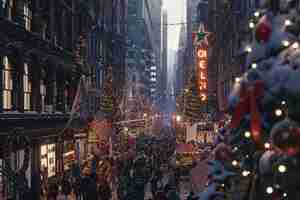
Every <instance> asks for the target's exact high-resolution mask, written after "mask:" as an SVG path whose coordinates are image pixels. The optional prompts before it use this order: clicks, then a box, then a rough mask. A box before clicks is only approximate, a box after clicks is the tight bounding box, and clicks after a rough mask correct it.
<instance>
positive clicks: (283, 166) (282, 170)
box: [278, 165, 287, 173]
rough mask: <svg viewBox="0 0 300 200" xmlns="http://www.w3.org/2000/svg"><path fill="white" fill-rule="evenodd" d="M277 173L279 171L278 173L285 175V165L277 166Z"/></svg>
mask: <svg viewBox="0 0 300 200" xmlns="http://www.w3.org/2000/svg"><path fill="white" fill-rule="evenodd" d="M278 171H279V172H280V173H285V172H286V171H287V168H286V166H285V165H279V166H278Z"/></svg>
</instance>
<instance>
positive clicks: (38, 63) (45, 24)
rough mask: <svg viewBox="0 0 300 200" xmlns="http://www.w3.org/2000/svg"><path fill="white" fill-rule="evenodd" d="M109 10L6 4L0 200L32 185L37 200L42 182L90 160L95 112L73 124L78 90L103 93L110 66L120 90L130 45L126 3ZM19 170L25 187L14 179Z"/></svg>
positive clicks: (98, 4) (92, 107)
mask: <svg viewBox="0 0 300 200" xmlns="http://www.w3.org/2000/svg"><path fill="white" fill-rule="evenodd" d="M107 2H108V1H105V0H103V1H100V0H99V1H98V0H91V1H80V0H74V1H42V0H31V1H29V0H8V1H2V3H1V6H0V24H1V26H2V27H3V28H2V29H1V30H0V35H1V39H0V43H1V47H0V71H1V76H0V84H1V86H0V88H1V90H0V97H1V98H0V138H1V139H0V141H1V145H0V152H1V153H0V165H1V167H0V168H1V170H2V172H1V175H0V185H1V190H0V191H1V192H0V195H1V198H2V197H3V198H4V199H8V198H14V197H15V195H17V193H18V192H17V191H14V190H13V188H25V185H23V184H28V186H29V188H32V189H33V191H32V192H33V194H34V195H35V197H34V199H39V198H40V194H41V187H42V183H43V181H44V180H46V179H47V180H48V179H49V180H51V179H55V178H56V177H57V176H60V175H61V174H62V173H64V172H70V170H71V166H72V164H73V163H74V161H75V159H76V160H83V159H84V158H85V157H86V153H87V148H86V147H87V132H88V131H87V128H88V127H87V123H86V122H87V121H86V120H88V119H89V118H90V117H92V116H93V114H94V113H95V111H96V109H97V104H96V99H92V98H91V99H90V101H91V102H90V103H89V104H88V105H89V107H87V108H86V109H87V111H88V114H87V116H86V117H85V119H86V120H85V121H82V120H81V119H80V118H78V117H74V118H73V120H70V114H71V109H72V104H73V101H74V99H75V96H77V95H76V94H77V93H78V90H77V89H78V83H79V82H81V81H80V80H81V79H82V77H84V79H85V80H86V82H87V85H89V87H90V88H92V89H94V88H97V89H100V88H101V80H100V79H102V77H103V75H101V73H102V72H103V69H105V68H106V66H108V65H113V68H114V69H115V70H116V72H115V77H116V78H115V79H116V82H118V83H119V86H120V85H122V79H124V77H123V76H124V73H123V71H124V69H125V53H126V52H125V51H126V50H125V48H126V45H125V47H123V46H119V43H122V42H123V43H124V40H125V37H124V33H125V31H126V27H125V25H122V26H120V25H121V24H122V23H121V21H123V20H124V18H125V17H126V12H125V11H126V9H125V7H126V6H127V5H126V1H125V0H118V1H117V0H115V1H110V2H112V4H110V3H107ZM109 12H112V13H110V15H109V14H108V13H109ZM109 16H116V18H111V17H110V18H109ZM111 20H114V21H111ZM115 24H119V25H118V26H116V25H115ZM110 43H115V45H112V44H110ZM113 57H116V59H112V58H113ZM109 59H110V60H109ZM112 60H114V62H112ZM120 66H121V67H120ZM120 70H121V71H120ZM122 70H123V71H122ZM120 72H121V73H120ZM116 87H117V85H116ZM92 93H98V91H95V90H92ZM88 96H91V95H88ZM94 96H96V95H94ZM98 96H99V95H98ZM16 141H19V142H17V143H16ZM75 152H77V153H76V155H75ZM25 161H26V162H25ZM20 169H22V170H25V175H26V183H25V182H24V183H23V182H19V181H18V182H14V180H10V179H9V178H10V177H14V176H15V175H16V173H15V172H16V171H18V170H20ZM3 170H4V171H3ZM14 184H17V185H14ZM12 185H13V186H12ZM23 186H24V187H23Z"/></svg>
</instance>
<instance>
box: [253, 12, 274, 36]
mask: <svg viewBox="0 0 300 200" xmlns="http://www.w3.org/2000/svg"><path fill="white" fill-rule="evenodd" d="M271 34H272V25H271V23H270V21H269V20H268V18H267V16H266V15H265V16H263V17H262V18H261V19H260V20H259V22H258V24H257V25H256V29H255V38H256V40H257V41H258V42H268V41H269V39H270V37H271Z"/></svg>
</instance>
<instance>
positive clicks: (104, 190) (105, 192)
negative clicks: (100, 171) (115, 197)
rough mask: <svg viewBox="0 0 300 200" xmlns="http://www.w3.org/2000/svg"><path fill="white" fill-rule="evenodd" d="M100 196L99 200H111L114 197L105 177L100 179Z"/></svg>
mask: <svg viewBox="0 0 300 200" xmlns="http://www.w3.org/2000/svg"><path fill="white" fill-rule="evenodd" d="M98 194H99V200H110V199H111V197H112V192H111V188H110V186H109V183H108V182H107V181H106V180H105V179H104V178H103V177H102V178H100V179H99V186H98Z"/></svg>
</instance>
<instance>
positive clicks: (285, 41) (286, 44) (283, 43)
mask: <svg viewBox="0 0 300 200" xmlns="http://www.w3.org/2000/svg"><path fill="white" fill-rule="evenodd" d="M282 45H283V46H284V47H288V46H289V45H290V42H289V41H288V40H283V41H282Z"/></svg>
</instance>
